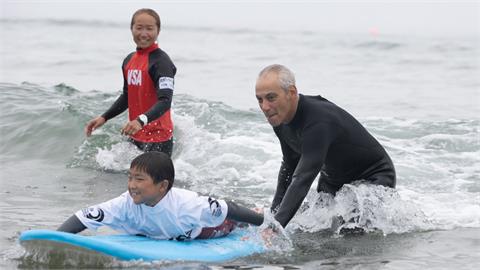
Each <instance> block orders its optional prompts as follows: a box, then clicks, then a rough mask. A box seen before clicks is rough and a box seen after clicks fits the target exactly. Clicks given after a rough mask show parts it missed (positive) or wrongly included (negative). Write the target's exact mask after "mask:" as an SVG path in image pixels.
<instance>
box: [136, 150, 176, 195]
mask: <svg viewBox="0 0 480 270" xmlns="http://www.w3.org/2000/svg"><path fill="white" fill-rule="evenodd" d="M132 168H136V169H137V170H140V171H144V172H146V173H147V174H148V175H150V177H152V179H153V183H155V184H158V183H160V182H161V181H163V180H168V190H170V188H172V185H173V181H174V179H175V168H174V167H173V162H172V159H171V158H170V157H169V156H168V155H167V154H165V153H162V152H155V151H152V152H146V153H143V154H141V155H139V156H138V157H136V158H135V159H133V160H132V163H131V164H130V169H132Z"/></svg>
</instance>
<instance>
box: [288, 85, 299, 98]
mask: <svg viewBox="0 0 480 270" xmlns="http://www.w3.org/2000/svg"><path fill="white" fill-rule="evenodd" d="M288 92H289V93H290V94H293V95H295V96H296V95H297V94H298V91H297V87H296V86H295V85H290V86H289V87H288Z"/></svg>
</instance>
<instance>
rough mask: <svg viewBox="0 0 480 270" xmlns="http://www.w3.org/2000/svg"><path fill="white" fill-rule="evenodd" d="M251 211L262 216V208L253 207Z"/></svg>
mask: <svg viewBox="0 0 480 270" xmlns="http://www.w3.org/2000/svg"><path fill="white" fill-rule="evenodd" d="M252 210H253V211H255V212H256V213H258V214H263V208H261V207H255V208H253V209H252Z"/></svg>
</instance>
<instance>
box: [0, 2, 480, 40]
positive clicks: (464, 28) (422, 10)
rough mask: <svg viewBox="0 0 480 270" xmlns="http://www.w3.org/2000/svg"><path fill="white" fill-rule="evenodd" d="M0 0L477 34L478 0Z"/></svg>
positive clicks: (8, 8)
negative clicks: (148, 8)
mask: <svg viewBox="0 0 480 270" xmlns="http://www.w3.org/2000/svg"><path fill="white" fill-rule="evenodd" d="M0 1H1V5H2V6H1V9H2V11H1V14H2V17H3V18H56V19H59V18H62V19H81V20H102V21H115V22H128V21H129V20H130V16H131V14H132V13H133V12H134V11H135V10H136V9H138V8H141V7H150V8H154V9H155V10H157V11H158V12H159V13H160V16H161V17H162V21H163V23H164V25H175V26H220V27H229V28H232V27H233V28H247V29H262V30H263V29H273V30H277V31H281V30H284V29H288V30H291V29H297V30H312V31H323V32H340V33H341V32H355V33H361V32H375V33H379V34H402V35H430V34H433V35H438V34H441V35H448V36H452V35H453V36H456V35H461V36H465V35H467V36H477V37H478V36H480V0H470V1H462V0H458V1H457V0H450V1H445V0H443V1H439V0H437V1H425V0H423V1H422V0H419V1H412V0H404V1H399V0H376V1H353V0H350V1H344V0H337V1H232V0H226V1H199V0H197V1H181V0H180V1H161V0H157V1H144V0H143V1H142V0H140V1H125V0H124V1H120V0H116V1H113V0H97V1H94V0H83V1H79V0H62V1H59V0H36V1H34V0H0Z"/></svg>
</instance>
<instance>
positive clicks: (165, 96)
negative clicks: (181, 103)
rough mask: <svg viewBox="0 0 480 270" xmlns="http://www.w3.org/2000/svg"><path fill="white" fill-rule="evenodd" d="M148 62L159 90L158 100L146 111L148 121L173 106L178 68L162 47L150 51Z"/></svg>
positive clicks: (151, 75)
mask: <svg viewBox="0 0 480 270" xmlns="http://www.w3.org/2000/svg"><path fill="white" fill-rule="evenodd" d="M148 62H149V69H148V74H149V75H150V78H152V81H153V83H154V85H155V90H156V92H157V102H156V103H155V104H154V105H153V106H152V107H151V108H150V109H149V110H148V111H147V112H145V115H146V116H147V118H148V121H149V122H151V121H153V120H155V119H157V118H159V117H160V116H162V115H163V114H164V113H165V112H167V111H168V110H169V109H170V107H171V106H172V96H173V85H174V77H175V74H176V73H177V68H176V67H175V65H174V64H173V62H172V61H171V60H170V57H169V56H168V55H167V54H166V53H165V52H163V51H162V50H160V49H158V50H155V51H153V52H152V53H150V55H149V61H148Z"/></svg>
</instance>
